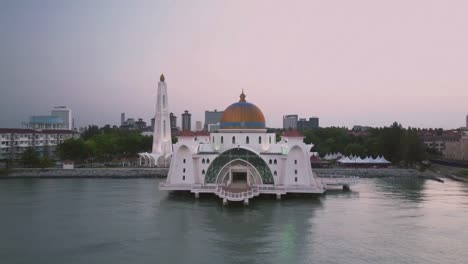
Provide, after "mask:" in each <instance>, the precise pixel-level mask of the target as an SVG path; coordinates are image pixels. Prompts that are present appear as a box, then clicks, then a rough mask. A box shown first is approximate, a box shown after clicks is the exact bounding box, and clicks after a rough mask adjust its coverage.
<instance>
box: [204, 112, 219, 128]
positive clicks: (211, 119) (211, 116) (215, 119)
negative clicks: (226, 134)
mask: <svg viewBox="0 0 468 264" xmlns="http://www.w3.org/2000/svg"><path fill="white" fill-rule="evenodd" d="M222 115H223V111H218V110H216V109H215V110H214V111H205V130H208V126H209V125H215V124H219V123H220V122H221V116H222Z"/></svg>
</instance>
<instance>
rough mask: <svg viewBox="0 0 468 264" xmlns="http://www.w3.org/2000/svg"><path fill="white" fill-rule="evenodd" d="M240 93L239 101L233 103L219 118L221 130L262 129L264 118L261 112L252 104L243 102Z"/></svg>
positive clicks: (243, 97)
mask: <svg viewBox="0 0 468 264" xmlns="http://www.w3.org/2000/svg"><path fill="white" fill-rule="evenodd" d="M245 97H246V96H245V94H244V91H242V94H241V95H240V100H239V102H237V103H233V104H232V105H230V106H229V107H228V108H226V110H224V112H223V115H222V116H221V125H220V128H221V129H264V128H265V117H264V116H263V113H262V111H261V110H260V109H259V108H258V107H257V106H256V105H254V104H252V103H248V102H247V101H245Z"/></svg>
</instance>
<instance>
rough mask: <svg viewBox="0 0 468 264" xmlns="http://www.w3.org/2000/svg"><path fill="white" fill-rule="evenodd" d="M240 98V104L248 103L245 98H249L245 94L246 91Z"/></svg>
mask: <svg viewBox="0 0 468 264" xmlns="http://www.w3.org/2000/svg"><path fill="white" fill-rule="evenodd" d="M239 97H240V100H239V102H242V103H245V102H246V101H245V97H247V96H246V95H245V94H244V89H242V93H241V95H240V96H239Z"/></svg>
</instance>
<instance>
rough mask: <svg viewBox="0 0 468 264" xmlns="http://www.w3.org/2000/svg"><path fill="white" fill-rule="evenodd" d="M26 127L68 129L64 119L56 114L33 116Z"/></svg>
mask: <svg viewBox="0 0 468 264" xmlns="http://www.w3.org/2000/svg"><path fill="white" fill-rule="evenodd" d="M26 127H27V128H31V129H67V127H66V125H65V123H64V122H63V119H62V118H60V117H56V116H31V117H29V123H27V124H26Z"/></svg>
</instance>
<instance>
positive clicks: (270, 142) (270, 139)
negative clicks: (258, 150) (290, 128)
mask: <svg viewBox="0 0 468 264" xmlns="http://www.w3.org/2000/svg"><path fill="white" fill-rule="evenodd" d="M270 144H271V136H270Z"/></svg>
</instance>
